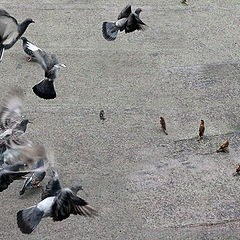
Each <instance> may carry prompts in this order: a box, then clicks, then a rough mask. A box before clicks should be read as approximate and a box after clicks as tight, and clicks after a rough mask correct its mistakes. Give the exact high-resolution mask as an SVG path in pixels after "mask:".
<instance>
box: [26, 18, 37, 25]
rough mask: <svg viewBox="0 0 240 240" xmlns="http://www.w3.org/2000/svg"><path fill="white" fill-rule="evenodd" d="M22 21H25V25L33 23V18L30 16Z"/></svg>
mask: <svg viewBox="0 0 240 240" xmlns="http://www.w3.org/2000/svg"><path fill="white" fill-rule="evenodd" d="M24 22H25V23H27V25H29V24H30V23H35V22H34V20H33V19H31V18H27V19H25V21H24Z"/></svg>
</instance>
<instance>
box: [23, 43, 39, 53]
mask: <svg viewBox="0 0 240 240" xmlns="http://www.w3.org/2000/svg"><path fill="white" fill-rule="evenodd" d="M26 46H27V48H28V49H29V50H31V51H33V52H35V51H38V50H40V51H42V49H40V48H39V47H37V46H35V45H33V44H32V43H30V42H27V44H26Z"/></svg>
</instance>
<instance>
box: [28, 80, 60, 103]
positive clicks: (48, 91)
mask: <svg viewBox="0 0 240 240" xmlns="http://www.w3.org/2000/svg"><path fill="white" fill-rule="evenodd" d="M32 89H33V92H34V93H35V94H36V95H37V96H38V97H40V98H44V99H54V98H56V92H55V89H54V85H53V81H50V80H49V79H48V78H44V79H43V80H42V81H41V82H40V83H38V84H36V85H35V86H34V87H33V88H32Z"/></svg>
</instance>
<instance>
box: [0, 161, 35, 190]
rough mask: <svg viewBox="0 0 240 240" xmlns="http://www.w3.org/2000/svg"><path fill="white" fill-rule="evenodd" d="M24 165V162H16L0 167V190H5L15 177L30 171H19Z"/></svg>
mask: <svg viewBox="0 0 240 240" xmlns="http://www.w3.org/2000/svg"><path fill="white" fill-rule="evenodd" d="M25 166H26V163H24V162H21V161H20V162H16V163H15V164H14V165H5V166H4V167H3V168H2V169H0V192H2V191H4V190H6V189H7V188H8V186H9V185H10V184H11V183H12V182H13V181H14V180H17V179H21V178H22V177H23V176H25V175H27V174H28V173H30V171H19V170H20V168H23V167H25Z"/></svg>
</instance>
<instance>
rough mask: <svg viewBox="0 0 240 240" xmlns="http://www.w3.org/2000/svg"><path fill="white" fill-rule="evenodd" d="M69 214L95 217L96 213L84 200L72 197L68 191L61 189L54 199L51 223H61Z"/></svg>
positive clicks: (71, 193)
mask: <svg viewBox="0 0 240 240" xmlns="http://www.w3.org/2000/svg"><path fill="white" fill-rule="evenodd" d="M70 214H74V215H77V214H79V215H83V216H89V217H91V216H94V215H97V211H96V210H95V209H94V208H93V207H91V206H90V205H89V204H88V203H87V202H86V201H85V200H84V199H82V198H79V197H78V196H76V195H74V194H73V192H72V191H71V190H70V189H68V188H66V189H62V190H61V191H60V192H59V193H58V195H57V196H56V198H55V201H54V204H53V206H52V218H53V221H62V220H63V219H66V218H68V217H69V216H70Z"/></svg>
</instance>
